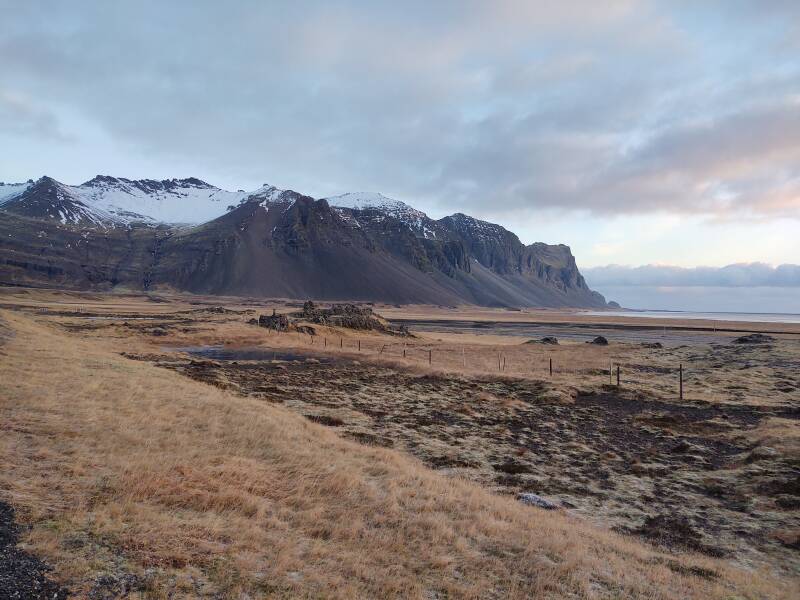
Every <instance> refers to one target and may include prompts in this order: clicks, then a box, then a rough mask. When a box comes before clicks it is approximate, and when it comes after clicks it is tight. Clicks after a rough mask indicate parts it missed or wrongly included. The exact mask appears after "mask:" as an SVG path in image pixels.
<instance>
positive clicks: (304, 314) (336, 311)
mask: <svg viewBox="0 0 800 600" xmlns="http://www.w3.org/2000/svg"><path fill="white" fill-rule="evenodd" d="M292 317H294V318H296V319H298V320H301V321H306V322H309V323H316V324H319V325H327V326H331V327H345V328H347V329H358V330H362V331H381V332H384V333H392V334H396V335H409V332H408V329H407V328H406V327H405V326H404V325H400V326H399V327H394V326H391V325H389V324H388V323H386V321H384V320H383V319H381V318H380V317H379V316H378V315H376V314H374V313H373V312H372V309H371V308H370V307H368V306H356V305H355V304H334V305H332V306H330V307H329V308H320V307H318V306H317V305H316V304H315V303H314V302H313V301H311V300H308V301H306V302H305V303H304V304H303V310H301V311H298V312H295V313H292Z"/></svg>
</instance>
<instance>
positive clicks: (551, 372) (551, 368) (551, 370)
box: [550, 358, 553, 377]
mask: <svg viewBox="0 0 800 600" xmlns="http://www.w3.org/2000/svg"><path fill="white" fill-rule="evenodd" d="M552 375H553V359H552V358H551V359H550V376H551V377H552Z"/></svg>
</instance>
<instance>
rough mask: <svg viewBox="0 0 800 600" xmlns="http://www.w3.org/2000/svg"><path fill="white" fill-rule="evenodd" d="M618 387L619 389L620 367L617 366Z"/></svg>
mask: <svg viewBox="0 0 800 600" xmlns="http://www.w3.org/2000/svg"><path fill="white" fill-rule="evenodd" d="M617 387H619V365H617Z"/></svg>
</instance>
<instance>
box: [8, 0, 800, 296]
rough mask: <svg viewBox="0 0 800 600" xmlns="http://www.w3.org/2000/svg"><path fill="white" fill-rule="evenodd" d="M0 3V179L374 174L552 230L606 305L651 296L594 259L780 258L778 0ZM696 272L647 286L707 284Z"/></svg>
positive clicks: (790, 194)
mask: <svg viewBox="0 0 800 600" xmlns="http://www.w3.org/2000/svg"><path fill="white" fill-rule="evenodd" d="M0 15H2V19H0V74H2V75H1V76H0V181H6V182H9V181H11V182H13V181H21V180H26V179H28V178H33V179H36V178H38V177H40V176H41V175H44V174H47V175H50V176H52V177H55V178H56V179H58V180H60V181H63V182H65V183H70V184H77V183H81V182H83V181H86V180H88V179H90V178H91V177H93V176H94V175H97V174H109V175H114V176H120V177H128V178H153V179H162V178H172V177H189V176H193V177H199V178H201V179H203V180H205V181H208V182H209V183H212V184H214V185H217V186H220V187H224V188H227V189H254V188H256V187H258V186H260V185H262V184H263V183H270V184H272V185H276V186H278V187H281V188H288V189H294V190H296V191H299V192H302V193H304V194H308V195H311V196H314V197H325V196H332V195H336V194H340V193H344V192H347V191H376V192H381V193H383V194H385V195H387V196H390V197H393V198H396V199H399V200H403V201H405V202H407V203H409V204H411V205H412V206H414V207H416V208H419V209H420V210H424V211H425V212H427V213H428V214H429V215H430V216H432V217H434V218H438V217H441V216H444V215H447V214H451V213H453V212H465V213H468V214H471V215H473V216H476V217H479V218H483V219H486V220H489V221H492V222H496V223H500V224H501V225H503V226H505V227H506V228H508V229H510V230H512V231H514V232H515V233H517V234H518V235H519V237H520V239H521V240H522V241H523V242H525V243H532V242H534V241H543V242H548V243H565V244H568V245H569V246H570V247H571V248H572V250H573V252H574V254H575V255H576V258H577V261H578V265H579V267H581V268H582V269H583V270H585V271H586V274H587V279H588V281H589V283H590V284H592V285H595V287H596V288H597V289H598V290H599V291H601V292H605V293H607V294H608V293H609V292H608V290H610V289H612V288H614V289H616V288H620V287H622V288H624V289H626V290H627V291H626V292H625V294H624V295H625V297H626V298H630V299H629V300H627V301H626V302H627V303H628V304H629V305H642V303H645V304H652V303H654V302H656V300H655V299H654V296H653V295H652V294H653V293H656V294H657V292H647V294H646V295H640V296H638V297H637V296H636V289H637V288H641V289H642V290H644V288H645V287H648V286H645V285H644V283H636V282H635V281H628V282H627V283H626V284H625V285H624V286H620V285H618V284H612V283H609V282H608V281H607V280H606V279H604V278H603V276H601V274H603V273H605V272H604V271H602V269H600V270H598V269H597V268H598V267H604V266H607V265H618V266H619V267H620V268H625V267H628V270H629V271H631V272H632V273H634V274H637V273H638V274H641V273H642V271H641V270H639V271H637V270H636V268H637V267H641V266H643V265H650V266H653V267H661V266H676V267H683V268H688V269H691V268H694V267H701V266H702V267H714V268H722V267H725V266H726V265H730V264H739V263H747V264H750V263H764V264H766V265H772V267H773V268H774V267H777V266H778V265H781V264H798V263H800V235H798V232H800V2H797V1H794V0H786V1H782V0H772V1H770V0H762V1H752V2H747V1H743V0H726V1H713V0H709V1H706V2H690V1H688V0H686V1H683V0H672V1H669V2H658V1H654V0H608V1H605V2H595V1H593V0H592V1H585V2H584V1H565V0H560V1H539V2H535V1H531V0H513V1H504V0H495V1H492V2H486V1H479V2H478V1H476V2H471V1H469V0H458V1H447V0H442V1H438V2H427V1H425V2H422V1H416V0H409V1H406V2H377V1H376V2H369V3H367V2H360V1H355V0H354V1H352V2H346V1H344V2H313V1H305V2H296V3H286V2H274V3H273V2H266V1H252V2H250V1H232V2H216V1H204V0H196V1H191V2H190V1H180V0H178V1H173V2H168V3H167V2H156V1H149V0H141V1H138V2H105V1H99V0H98V1H94V2H87V1H81V0H73V1H71V2H45V1H39V0H31V1H28V2H17V1H7V0H0ZM776 270H777V269H776ZM675 273H676V272H675V271H674V270H673V271H670V270H667V271H664V272H663V273H662V275H663V276H664V277H677V275H675ZM699 273H701V274H705V275H706V276H707V277H709V280H708V281H705V282H704V283H705V284H707V285H704V286H701V285H694V286H685V285H677V284H678V283H680V281H679V279H680V278H679V277H678V280H676V281H666V280H665V281H662V282H661V285H659V286H655V287H653V286H650V287H653V289H655V290H658V289H667V288H668V287H670V285H667V284H673V285H672V287H677V288H680V289H684V290H685V291H686V292H687V294H688V293H689V292H691V295H690V296H687V297H702V294H703V292H702V291H700V290H701V289H702V288H703V287H708V288H712V287H714V288H717V289H722V290H723V293H722V294H721V296H720V297H722V296H724V295H725V294H724V290H725V289H728V288H726V287H725V286H721V287H720V286H717V285H715V284H714V282H713V277H711V275H710V271H703V270H701V271H699ZM593 281H594V282H597V283H594V282H593ZM773 283H774V282H773ZM747 287H752V288H753V289H755V287H759V289H761V290H762V292H759V295H758V296H757V297H755V296H754V298H755V299H753V300H747V301H745V300H744V297H745V296H746V295H747V294H746V293H742V294H739V296H740V297H741V298H742V301H741V302H740V305H741V307H740V308H734V310H748V309H752V308H756V309H759V308H760V309H763V310H771V309H773V310H779V309H780V310H786V306H787V305H788V306H789V308H791V306H792V304H793V298H792V295H793V294H794V293H795V292H796V293H797V298H800V285H798V284H797V283H796V282H795V283H794V284H793V285H791V286H785V285H784V286H776V285H768V286H739V288H738V289H739V290H740V291H741V290H742V289H745V288H747ZM690 288H691V289H690ZM792 288H794V289H792ZM763 290H766V291H763ZM770 290H772V292H770ZM787 290H788V291H787ZM771 293H773V294H774V298H772V299H770V298H771V297H770V294H771ZM642 294H644V292H642ZM709 294H710V295H709V296H707V297H706V298H705V300H702V302H695V301H692V302H695V304H696V305H697V306H699V305H700V304H703V306H705V304H706V303H708V302H711V303H712V304H713V302H714V301H713V299H712V296H714V294H711V293H710V292H709ZM676 298H678V295H675V294H672V295H670V294H667V295H663V294H662V296H661V297H660V300H658V302H661V301H663V302H667V303H670V302H671V303H673V305H674V306H677V300H676ZM631 302H632V303H633V304H630V303H631ZM682 302H683V304H681V306H684V305H686V302H687V300H686V299H685V298H684V300H683V301H682ZM689 304H691V302H689ZM728 304H730V302H729V303H728ZM734 304H736V303H735V302H734ZM797 305H798V306H797V308H796V310H795V312H800V299H798V300H797ZM737 306H738V305H737ZM642 307H645V308H656V307H655V306H643V305H642ZM690 309H691V308H690ZM696 310H706V309H705V308H702V309H701V308H697V309H696Z"/></svg>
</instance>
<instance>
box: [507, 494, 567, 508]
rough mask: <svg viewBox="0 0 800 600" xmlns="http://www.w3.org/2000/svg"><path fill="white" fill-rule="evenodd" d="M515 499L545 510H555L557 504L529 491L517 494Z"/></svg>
mask: <svg viewBox="0 0 800 600" xmlns="http://www.w3.org/2000/svg"><path fill="white" fill-rule="evenodd" d="M517 500H519V501H520V502H522V503H523V504H527V505H528V506H536V507H538V508H543V509H545V510H555V509H557V508H558V505H557V504H555V503H554V502H550V500H547V499H546V498H542V497H541V496H539V495H538V494H531V493H530V492H526V493H524V494H520V495H519V496H517Z"/></svg>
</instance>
